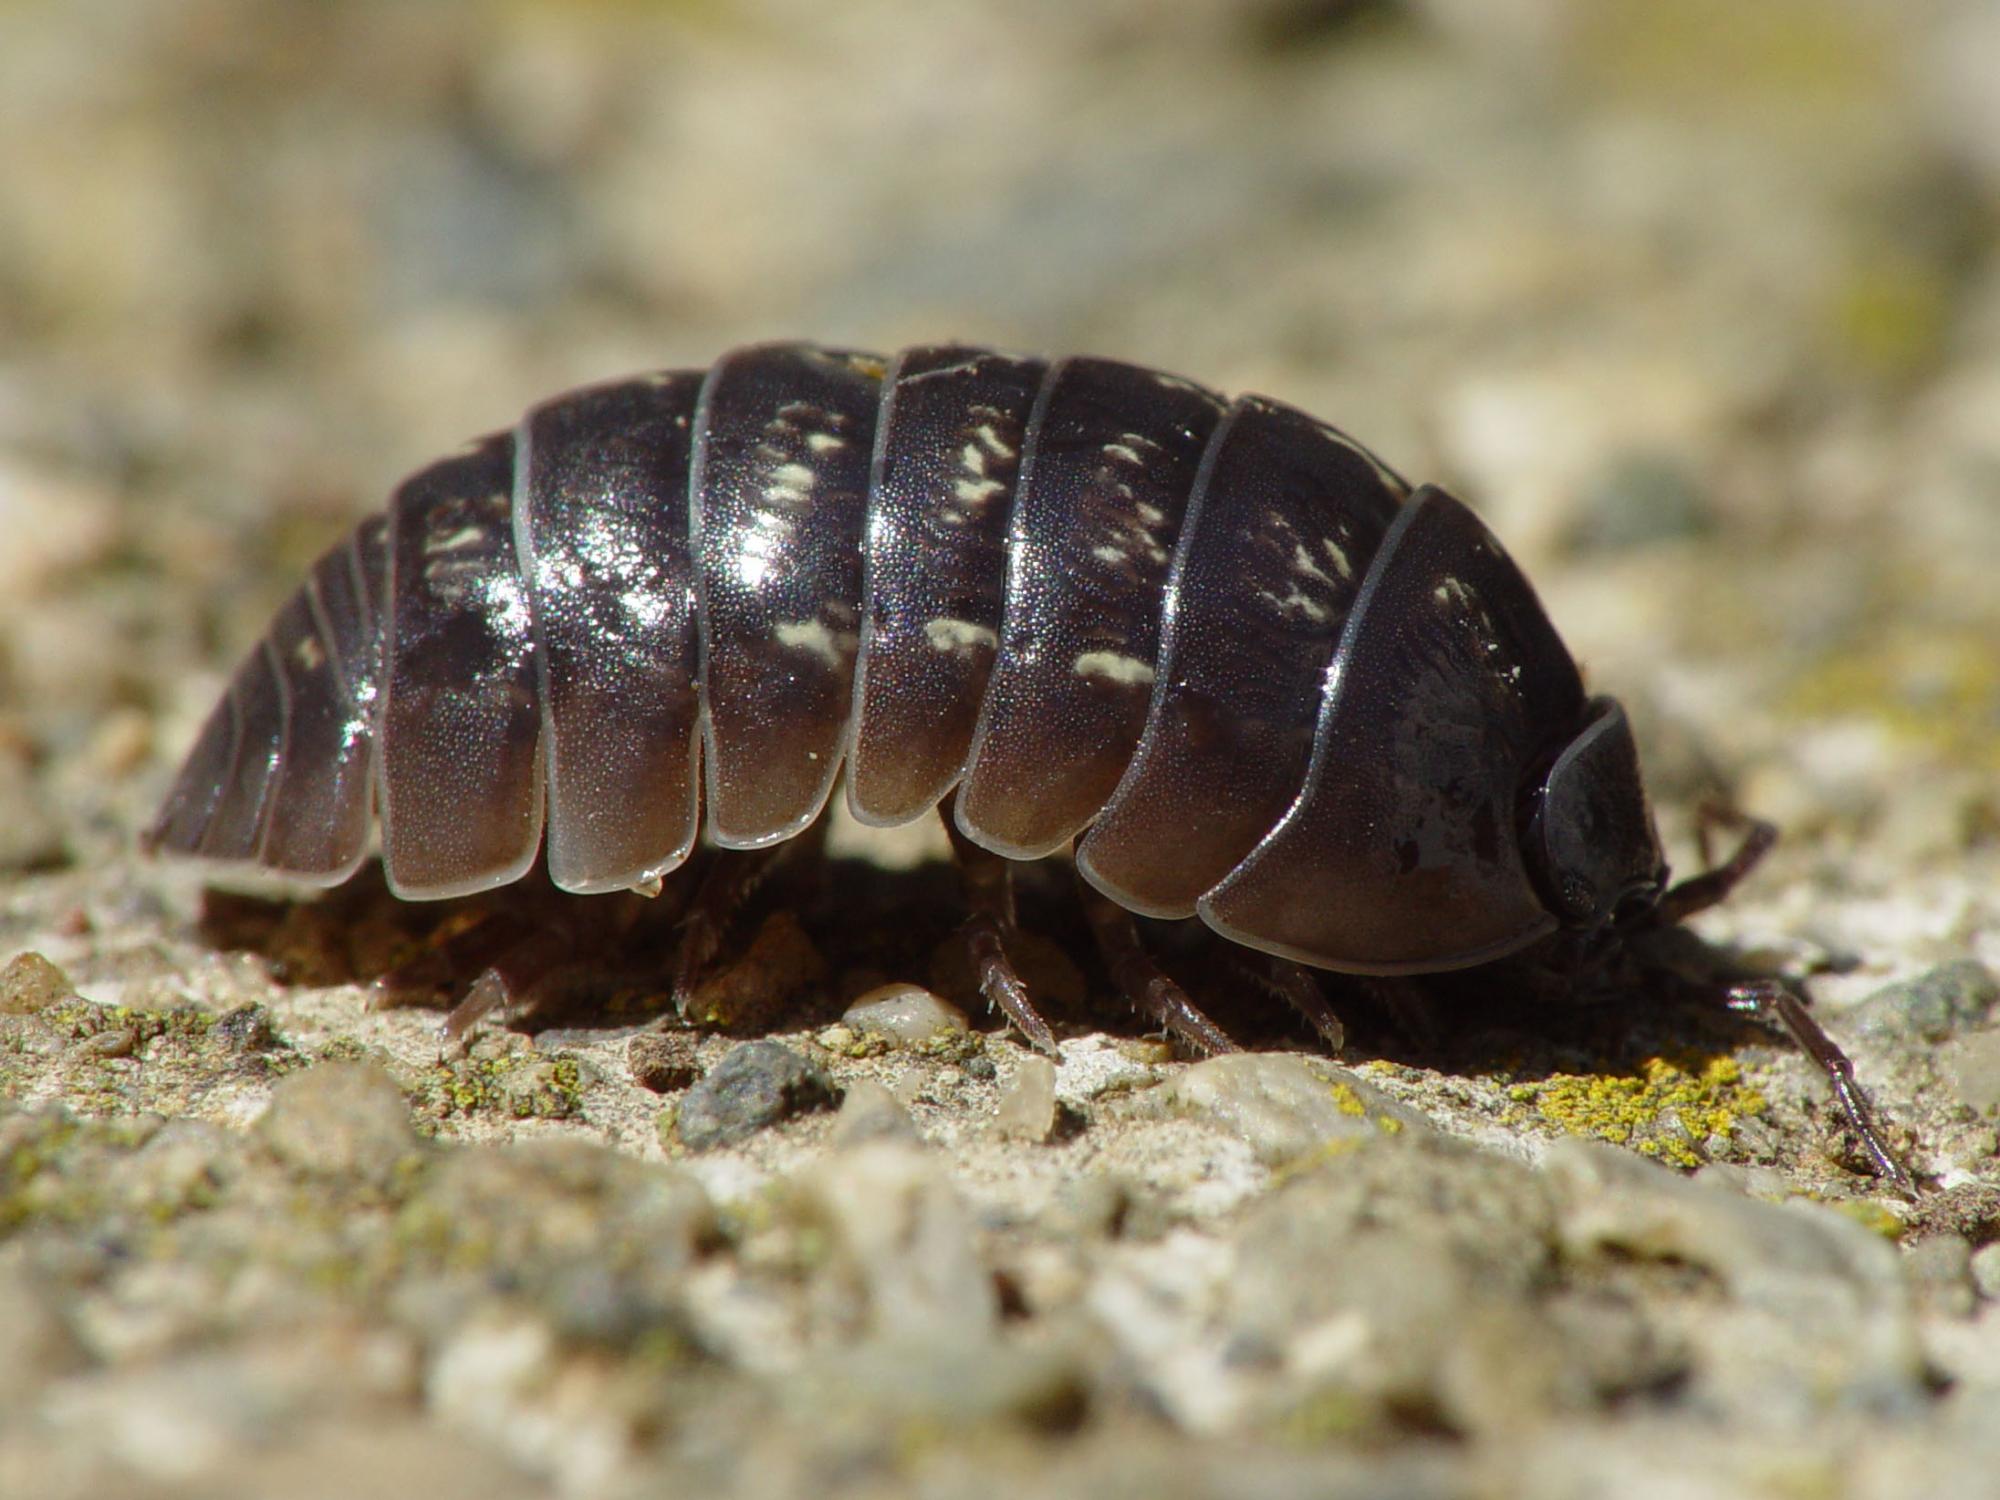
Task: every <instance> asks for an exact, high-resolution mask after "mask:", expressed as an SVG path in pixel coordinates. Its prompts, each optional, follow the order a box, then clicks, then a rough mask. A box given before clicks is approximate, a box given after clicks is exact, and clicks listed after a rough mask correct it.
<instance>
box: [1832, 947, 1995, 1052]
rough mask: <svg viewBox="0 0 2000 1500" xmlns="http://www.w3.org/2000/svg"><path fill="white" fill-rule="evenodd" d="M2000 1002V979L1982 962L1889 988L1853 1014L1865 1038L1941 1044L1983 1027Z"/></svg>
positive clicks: (1945, 967)
mask: <svg viewBox="0 0 2000 1500" xmlns="http://www.w3.org/2000/svg"><path fill="white" fill-rule="evenodd" d="M1996 1001H2000V976H1996V975H1995V974H1994V972H1993V971H1992V970H1991V969H1989V968H1987V967H1986V965H1985V964H1983V963H1981V962H1979V960H1978V959H1976V958H1962V959H1959V960H1957V961H1955V962H1953V963H1948V964H1939V965H1938V966H1937V967H1936V968H1934V969H1926V970H1925V971H1924V972H1923V973H1921V974H1919V975H1917V976H1916V978H1914V979H1906V980H1903V981H1902V982H1900V983H1898V984H1891V985H1885V986H1884V987H1883V988H1881V989H1879V990H1877V991H1875V993H1874V994H1872V995H1870V996H1869V997H1868V998H1867V999H1865V1000H1863V1001H1862V1002H1861V1003H1860V1004H1859V1005H1857V1006H1855V1007H1854V1009H1853V1010H1852V1011H1850V1012H1849V1021H1850V1024H1851V1025H1852V1026H1853V1027H1854V1029H1855V1030H1856V1031H1858V1032H1859V1033H1860V1034H1861V1035H1863V1036H1873V1037H1900V1038H1905V1039H1909V1040H1917V1041H1926V1042H1941V1041H1944V1040H1945V1039H1947V1038H1948V1037H1952V1036H1955V1035H1958V1034H1959V1033H1961V1032H1966V1031H1971V1030H1973V1029H1975V1028H1977V1027H1978V1026H1980V1025H1982V1024H1983V1023H1984V1022H1985V1020H1986V1018H1987V1016H1988V1015H1990V1014H1991V1013H1992V1010H1993V1006H1994V1003H1995V1002H1996Z"/></svg>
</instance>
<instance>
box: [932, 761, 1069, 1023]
mask: <svg viewBox="0 0 2000 1500" xmlns="http://www.w3.org/2000/svg"><path fill="white" fill-rule="evenodd" d="M955 810H956V809H955V799H953V798H951V797H947V798H945V799H944V801H943V802H941V803H939V804H938V816H939V817H941V818H942V819H943V820H944V831H945V836H946V837H947V838H949V839H950V840H951V852H952V855H953V857H954V858H955V859H956V860H957V862H958V873H959V876H960V878H961V879H963V881H964V882H965V901H966V905H968V906H969V907H971V908H972V913H971V915H970V916H968V917H967V918H966V919H965V923H964V925H963V926H961V927H960V928H959V930H958V935H959V941H960V942H962V943H963V944H964V945H965V952H966V956H967V958H969V959H970V960H971V962H972V972H973V973H974V975H976V976H977V977H978V980H979V992H980V993H981V994H982V995H984V996H985V997H986V1000H987V1003H988V1004H989V1005H997V1006H998V1007H999V1008H1000V1010H1001V1013H1002V1014H1004V1015H1005V1016H1006V1017H1007V1019H1008V1020H1010V1021H1012V1022H1013V1023H1014V1025H1015V1027H1016V1028H1017V1029H1018V1030H1019V1031H1020V1033H1021V1034H1022V1035H1023V1036H1025V1037H1026V1038H1027V1039H1028V1041H1029V1042H1030V1043H1031V1044H1033V1046H1034V1047H1035V1048H1036V1049H1037V1050H1038V1051H1041V1052H1046V1053H1047V1054H1048V1055H1049V1056H1051V1057H1058V1056H1060V1055H1061V1054H1060V1052H1059V1051H1058V1050H1057V1048H1056V1039H1055V1034H1054V1033H1053V1032H1051V1031H1050V1030H1049V1023H1048V1022H1047V1021H1045V1020H1043V1019H1042V1015H1041V1012H1040V1011H1038V1010H1036V1009H1035V1003H1034V1001H1033V1000H1031V999H1030V998H1029V996H1028V987H1027V986H1026V985H1025V984H1023V983H1021V976H1020V974H1019V973H1017V972H1016V971H1015V968H1014V963H1013V960H1012V959H1010V958H1008V956H1007V938H1008V937H1009V936H1010V935H1011V934H1012V933H1013V931H1014V867H1013V864H1012V862H1011V861H1009V860H1007V859H1004V858H1002V857H1001V856H1000V855H998V854H995V853H994V852H993V851H992V850H990V849H982V848H980V847H979V845H977V844H975V843H973V842H972V840H971V839H969V838H967V837H966V836H965V835H964V834H963V833H961V832H960V831H959V827H958V820H957V818H956V817H955V816H954V812H955Z"/></svg>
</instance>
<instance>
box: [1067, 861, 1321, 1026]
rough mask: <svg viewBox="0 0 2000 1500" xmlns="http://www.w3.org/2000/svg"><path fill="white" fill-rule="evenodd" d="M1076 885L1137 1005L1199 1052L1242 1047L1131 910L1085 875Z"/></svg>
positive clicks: (1109, 963) (1114, 970) (1108, 963)
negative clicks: (1155, 954)
mask: <svg viewBox="0 0 2000 1500" xmlns="http://www.w3.org/2000/svg"><path fill="white" fill-rule="evenodd" d="M1076 884H1077V889H1078V891H1079V892H1080V893H1081V896H1082V900H1083V914H1084V915H1085V916H1086V917H1088V918H1089V919H1090V930H1091V931H1092V932H1093V933H1095V934H1096V936H1097V951H1098V952H1099V953H1101V954H1103V955H1104V965H1105V967H1106V968H1108V969H1109V970H1110V971H1111V982H1112V983H1113V984H1115V985H1117V986H1118V988H1119V990H1120V992H1121V993H1123V994H1124V996H1125V998H1126V999H1127V1000H1129V1001H1131V1002H1132V1005H1133V1007H1134V1008H1135V1009H1136V1010H1138V1011H1139V1013H1140V1014H1141V1015H1146V1016H1150V1017H1152V1019H1153V1020H1154V1021H1155V1022H1157V1023H1158V1024H1159V1025H1162V1026H1164V1027H1166V1028H1167V1029H1168V1030H1169V1031H1171V1032H1173V1034H1174V1035H1175V1036H1177V1037H1179V1038H1180V1039H1181V1040H1182V1041H1184V1042H1186V1043H1187V1044H1188V1045H1189V1046H1190V1047H1193V1048H1195V1049H1196V1050H1197V1051H1201V1052H1206V1053H1208V1054H1209V1055H1210V1056H1214V1055H1215V1054H1217V1053H1221V1052H1239V1051H1241V1050H1242V1049H1241V1048H1239V1047H1238V1046H1237V1045H1236V1043H1234V1042H1232V1041H1231V1040H1230V1039H1229V1037H1228V1035H1227V1034H1226V1033H1225V1032H1224V1031H1223V1029H1222V1028H1221V1027H1220V1026H1217V1025H1216V1024H1215V1022H1213V1021H1211V1020H1209V1018H1208V1017H1207V1016H1205V1015H1203V1014H1202V1013H1201V1011H1200V1009H1199V1008H1197V1007H1196V1005H1195V1003H1194V1001H1192V1000H1190V999H1189V998H1188V994H1187V991H1186V990H1184V989H1182V988H1181V987H1180V986H1179V985H1177V984H1175V983H1174V982H1173V980H1171V979H1169V978H1168V977H1167V976H1166V974H1165V973H1163V972H1162V971H1161V969H1160V967H1159V965H1157V964H1155V963H1154V962H1153V960H1152V958H1151V957H1150V956H1149V955H1148V954H1147V952H1146V948H1145V945H1144V944H1143V943H1141V942H1140V941H1139V928H1138V924H1137V923H1135V922H1134V921H1133V920H1132V913H1130V912H1129V911H1127V910H1125V908H1124V907H1122V906H1120V905H1119V904H1118V903H1117V902H1116V901H1113V900H1112V899H1111V898H1110V897H1109V896H1107V895H1105V894H1104V893H1103V892H1102V891H1100V890H1098V889H1097V888H1096V887H1095V886H1093V885H1092V884H1090V882H1089V881H1087V880H1085V879H1083V878H1082V877H1081V876H1078V877H1077V882H1076ZM1335 1024H1336V1025H1337V1024H1338V1023H1337V1022H1336V1023H1335Z"/></svg>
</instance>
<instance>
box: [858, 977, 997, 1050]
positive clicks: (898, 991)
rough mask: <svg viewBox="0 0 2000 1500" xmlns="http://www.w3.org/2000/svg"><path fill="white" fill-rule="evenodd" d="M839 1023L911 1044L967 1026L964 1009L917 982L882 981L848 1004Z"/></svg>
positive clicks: (866, 1033)
mask: <svg viewBox="0 0 2000 1500" xmlns="http://www.w3.org/2000/svg"><path fill="white" fill-rule="evenodd" d="M840 1019H841V1023H842V1024H843V1025H845V1026H846V1027H848V1028H849V1029H850V1030H853V1031H857V1032H860V1033H861V1034H862V1035H864V1036H879V1037H883V1038H886V1039H887V1040H889V1041H891V1042H898V1043H902V1044H903V1045H906V1046H908V1045H912V1044H916V1043H921V1042H928V1041H934V1040H936V1039H937V1038H938V1037H943V1036H953V1035H957V1034H959V1033H962V1032H965V1031H967V1030H969V1029H970V1028H969V1026H968V1024H967V1022H966V1019H965V1012H964V1011H962V1010H960V1009H959V1008H958V1007H957V1006H956V1005H953V1004H952V1003H951V1002H950V1001H949V1000H946V999H944V998H943V997H941V996H938V995H934V994H932V993H931V992H930V991H929V990H927V989H925V988H924V987H923V986H922V985H920V984H885V985H881V986H879V987H878V988H876V989H872V990H870V991H868V993H867V994H865V995H862V996H860V997H859V998H858V999H857V1000H855V1002H854V1003H853V1004H852V1005H850V1006H848V1007H847V1013H846V1014H845V1015H843V1016H842V1017H841V1018H840Z"/></svg>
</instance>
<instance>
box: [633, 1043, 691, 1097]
mask: <svg viewBox="0 0 2000 1500" xmlns="http://www.w3.org/2000/svg"><path fill="white" fill-rule="evenodd" d="M695 1051H696V1040H695V1037H694V1035H693V1033H691V1032H686V1031H642V1032H640V1033H639V1034H638V1035H637V1036H635V1037H633V1038H632V1040H631V1041H630V1042H629V1043H628V1044H627V1045H626V1048H625V1064H626V1066H627V1067H628V1068H630V1069H631V1072H632V1081H633V1082H634V1083H636V1084H638V1085H639V1087H641V1088H644V1089H651V1090H652V1091H653V1092H654V1093H656V1094H672V1093H677V1092H678V1091H679V1090H681V1089H684V1088H687V1087H688V1086H689V1085H690V1084H692V1083H693V1082H694V1081H695V1080H696V1079H697V1078H699V1077H701V1064H700V1062H699V1061H698V1060H697V1059H696V1056H695Z"/></svg>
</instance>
